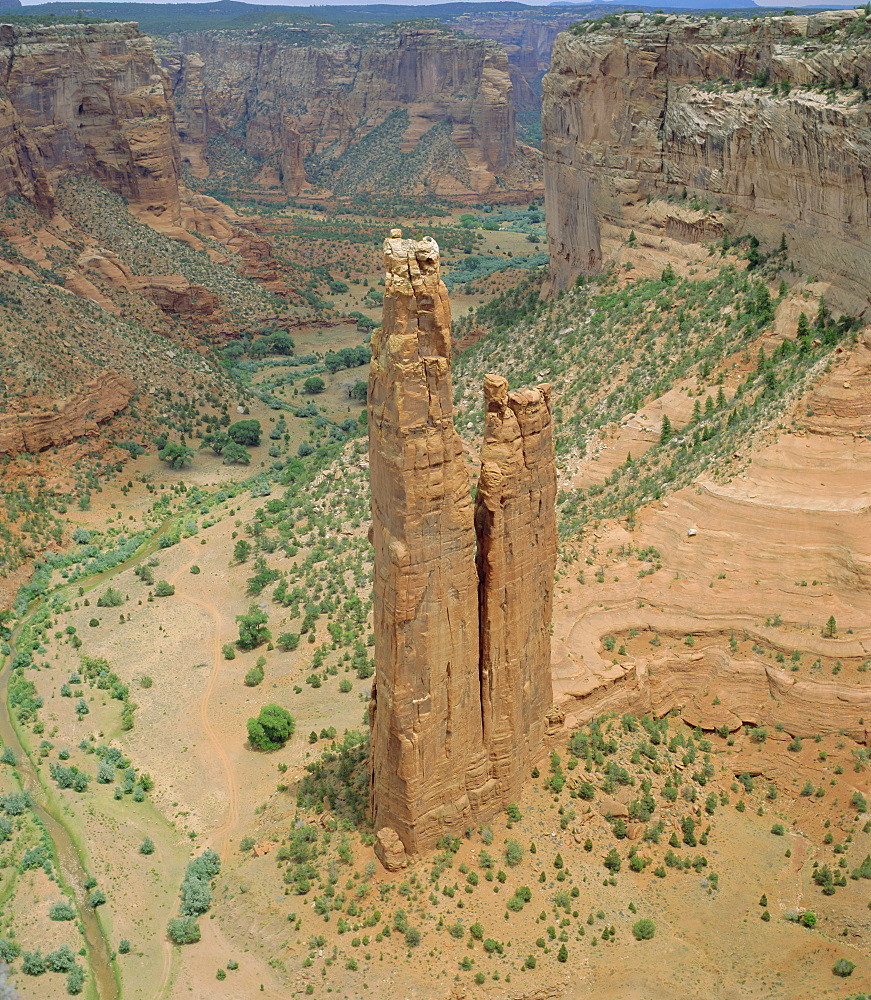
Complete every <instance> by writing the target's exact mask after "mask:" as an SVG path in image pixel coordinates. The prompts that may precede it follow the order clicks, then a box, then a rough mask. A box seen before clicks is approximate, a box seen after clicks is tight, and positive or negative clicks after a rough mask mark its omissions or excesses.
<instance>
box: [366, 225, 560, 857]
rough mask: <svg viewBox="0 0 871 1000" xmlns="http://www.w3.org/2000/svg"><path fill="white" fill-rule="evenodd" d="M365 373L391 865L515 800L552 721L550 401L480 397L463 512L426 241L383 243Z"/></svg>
mask: <svg viewBox="0 0 871 1000" xmlns="http://www.w3.org/2000/svg"><path fill="white" fill-rule="evenodd" d="M384 257H385V268H386V273H385V294H384V317H383V323H382V326H381V329H380V330H378V331H376V333H375V335H374V336H373V338H372V365H371V368H370V376H369V464H370V477H371V486H372V530H371V535H370V537H371V540H372V544H373V547H374V550H375V556H374V562H375V572H374V629H375V662H376V677H375V683H374V684H373V690H372V702H371V704H370V725H371V786H370V795H371V812H372V820H373V823H374V826H375V828H376V830H377V831H378V833H377V840H376V852H377V853H378V856H379V858H380V859H381V860H382V862H383V863H384V864H385V865H387V866H388V867H394V868H395V867H399V866H401V865H402V864H403V863H404V857H405V853H406V852H407V853H419V852H420V851H424V850H427V849H428V848H430V847H432V846H434V845H435V843H436V841H437V840H438V838H439V837H440V836H441V835H442V834H443V833H445V832H450V833H456V832H458V831H459V830H460V829H461V828H462V827H464V826H466V825H468V822H469V820H470V819H473V818H474V819H475V820H478V821H480V820H484V819H487V818H489V817H491V816H492V815H493V814H494V813H495V812H496V811H497V810H499V809H500V808H504V806H505V805H506V804H507V803H508V802H509V801H512V800H514V799H515V798H517V797H518V796H519V793H520V790H521V786H522V782H523V779H524V777H525V776H526V775H527V774H528V773H529V770H530V767H531V763H532V761H533V760H534V759H535V758H536V757H537V756H538V755H539V754H540V753H541V750H542V747H543V741H544V730H545V716H546V713H547V712H548V710H549V708H550V707H551V698H552V689H551V678H550V617H551V606H552V588H553V575H554V568H555V559H556V530H555V514H554V509H555V506H554V505H555V497H556V475H555V470H554V459H553V440H552V434H551V422H550V403H549V387H548V386H538V387H536V388H534V389H523V390H520V391H519V392H512V393H509V392H508V391H507V382H506V381H505V379H501V378H500V377H499V376H493V375H488V376H487V377H486V378H485V382H484V391H485V398H486V400H487V423H486V428H485V435H484V444H483V447H482V453H481V476H480V480H479V485H478V491H477V495H476V498H475V501H474V503H473V501H472V493H471V489H470V483H469V474H468V469H467V465H466V461H465V457H464V453H463V446H462V442H461V440H460V437H459V435H458V434H457V432H456V429H455V427H454V422H453V398H452V396H453V392H452V386H451V370H450V359H451V340H450V305H449V302H448V297H447V290H446V289H445V286H444V284H443V282H442V281H441V277H440V265H439V251H438V246H437V244H436V243H435V241H434V240H432V239H429V238H426V239H423V240H406V239H402V235H401V232H400V231H399V230H393V231H392V232H391V236H390V238H389V239H388V240H386V241H385V246H384Z"/></svg>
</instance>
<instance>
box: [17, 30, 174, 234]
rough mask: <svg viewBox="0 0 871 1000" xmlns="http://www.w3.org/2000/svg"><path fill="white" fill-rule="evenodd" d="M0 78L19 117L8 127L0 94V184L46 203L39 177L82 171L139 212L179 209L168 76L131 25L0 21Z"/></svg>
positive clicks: (46, 194)
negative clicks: (4, 166) (29, 23)
mask: <svg viewBox="0 0 871 1000" xmlns="http://www.w3.org/2000/svg"><path fill="white" fill-rule="evenodd" d="M0 78H2V80H3V90H4V96H5V98H6V101H8V104H9V105H11V107H12V108H13V109H14V111H15V113H16V114H17V116H18V122H19V123H20V124H17V123H16V122H15V121H14V120H13V122H12V126H11V135H10V126H9V125H8V124H7V125H5V127H4V122H5V121H9V115H8V112H6V114H5V115H4V110H5V104H6V102H5V101H4V102H0V192H2V187H3V186H4V180H5V186H6V187H11V191H10V192H8V193H13V192H14V193H21V194H22V195H23V196H24V197H28V198H29V199H30V200H32V201H33V202H34V203H35V204H37V205H39V206H40V207H41V208H42V209H43V210H45V211H50V209H51V193H50V187H49V186H48V185H49V182H53V181H55V180H58V179H59V178H61V177H63V176H65V175H67V174H69V173H71V172H72V173H83V174H88V175H89V176H91V177H95V178H96V179H97V180H99V181H100V182H101V183H103V184H105V185H106V187H108V188H110V189H111V190H112V191H115V192H117V193H118V194H120V195H123V196H124V197H125V198H127V199H128V200H129V201H130V202H131V204H133V205H135V206H137V207H139V208H141V209H142V210H144V211H147V212H149V213H151V214H153V215H156V216H162V215H164V214H166V215H168V216H169V217H172V218H176V217H178V216H179V180H180V176H181V174H180V167H179V148H178V137H177V135H176V130H175V123H174V120H173V108H172V100H171V95H170V90H169V81H168V79H167V77H166V75H165V74H164V73H163V71H162V70H161V68H160V66H159V65H158V64H157V62H156V61H155V58H154V52H153V49H152V43H151V39H150V38H148V36H147V35H144V34H143V33H142V32H141V31H140V30H139V28H138V27H137V25H136V24H134V23H132V22H125V23H114V24H63V25H38V24H34V25H10V24H4V25H0ZM4 132H5V136H4ZM23 132H24V133H26V135H24V134H23ZM4 138H5V139H6V140H7V141H10V140H12V141H11V145H10V146H9V147H8V151H7V145H6V142H4V141H3V140H4ZM16 160H17V163H18V166H19V169H18V170H17V171H15V170H14V168H13V169H10V167H9V166H7V168H6V170H4V168H3V165H4V162H5V163H6V164H9V163H10V162H12V163H14V161H16ZM4 174H5V177H4ZM28 184H30V185H31V187H32V193H31V192H30V191H29V190H28ZM16 187H17V188H21V189H22V190H19V191H17V192H15V188H16Z"/></svg>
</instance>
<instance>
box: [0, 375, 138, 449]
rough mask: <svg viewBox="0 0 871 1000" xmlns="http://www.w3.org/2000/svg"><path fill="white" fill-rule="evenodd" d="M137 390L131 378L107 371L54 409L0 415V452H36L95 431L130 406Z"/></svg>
mask: <svg viewBox="0 0 871 1000" xmlns="http://www.w3.org/2000/svg"><path fill="white" fill-rule="evenodd" d="M135 390H136V386H135V385H134V384H133V383H132V382H131V381H130V379H128V378H125V377H124V376H123V375H118V374H117V373H116V372H107V373H106V374H105V375H104V376H101V377H100V378H96V379H92V380H91V381H90V382H86V383H85V384H84V385H83V386H82V389H81V392H77V393H76V394H75V395H74V396H72V397H70V398H69V399H67V400H65V401H64V402H60V403H57V404H56V405H55V408H54V409H53V410H46V411H42V412H40V411H34V410H27V411H24V412H22V413H5V414H0V455H18V454H20V453H21V452H29V453H31V454H35V453H36V452H39V451H44V450H45V449H46V448H51V447H52V446H53V445H60V444H67V443H68V442H69V441H73V440H75V438H78V437H83V436H90V435H92V434H96V433H97V428H98V426H99V425H100V424H102V423H104V422H105V421H107V420H108V419H109V418H110V417H113V416H115V414H116V413H118V412H119V411H120V410H123V409H124V407H125V406H127V404H128V403H129V402H130V399H131V397H132V396H133V393H134V392H135Z"/></svg>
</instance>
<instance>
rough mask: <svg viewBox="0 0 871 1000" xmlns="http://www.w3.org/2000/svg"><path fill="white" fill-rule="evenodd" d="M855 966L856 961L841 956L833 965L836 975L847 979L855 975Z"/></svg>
mask: <svg viewBox="0 0 871 1000" xmlns="http://www.w3.org/2000/svg"><path fill="white" fill-rule="evenodd" d="M855 968H856V965H855V963H854V962H851V961H850V960H849V959H847V958H839V959H838V960H837V961H836V962H835V964H834V965H833V966H832V972H833V973H834V974H835V975H836V976H840V977H841V978H842V979H846V978H847V976H852V975H853V969H855Z"/></svg>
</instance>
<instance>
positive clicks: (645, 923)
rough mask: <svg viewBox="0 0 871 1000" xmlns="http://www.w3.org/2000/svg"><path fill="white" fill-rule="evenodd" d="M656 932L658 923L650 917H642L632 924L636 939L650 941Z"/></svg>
mask: <svg viewBox="0 0 871 1000" xmlns="http://www.w3.org/2000/svg"><path fill="white" fill-rule="evenodd" d="M655 933H656V924H654V922H653V921H652V920H650V919H649V918H648V917H642V918H641V920H636V921H635V923H634V924H633V925H632V934H633V936H634V937H635V940H636V941H649V940H650V938H652V937H653V935H654V934H655Z"/></svg>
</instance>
